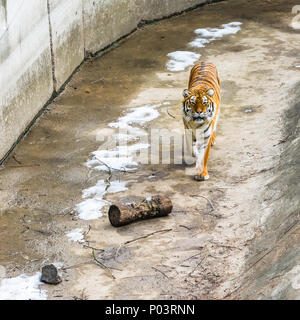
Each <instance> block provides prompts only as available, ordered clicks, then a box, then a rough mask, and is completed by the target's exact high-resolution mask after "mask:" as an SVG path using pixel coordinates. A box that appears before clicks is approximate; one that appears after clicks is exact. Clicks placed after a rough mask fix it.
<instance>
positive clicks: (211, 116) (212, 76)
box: [182, 61, 221, 181]
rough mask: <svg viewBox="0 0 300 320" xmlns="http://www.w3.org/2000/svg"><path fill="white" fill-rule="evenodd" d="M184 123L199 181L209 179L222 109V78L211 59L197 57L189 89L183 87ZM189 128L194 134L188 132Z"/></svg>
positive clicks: (191, 73)
mask: <svg viewBox="0 0 300 320" xmlns="http://www.w3.org/2000/svg"><path fill="white" fill-rule="evenodd" d="M183 97H184V100H183V107H182V113H183V123H184V128H185V133H186V134H185V136H186V145H187V147H188V151H189V153H190V154H191V155H192V156H193V157H196V174H195V175H194V179H195V180H196V181H204V180H208V179H209V175H208V171H207V162H208V156H209V152H210V148H211V146H213V145H214V144H215V143H216V126H217V122H218V118H219V113H220V111H219V110H220V98H221V97H220V79H219V76H218V71H217V68H216V67H215V66H214V65H213V64H212V63H210V62H201V61H198V62H196V63H195V65H194V66H193V68H192V69H191V72H190V78H189V83H188V89H185V90H183ZM187 130H188V131H190V133H191V136H188V134H187Z"/></svg>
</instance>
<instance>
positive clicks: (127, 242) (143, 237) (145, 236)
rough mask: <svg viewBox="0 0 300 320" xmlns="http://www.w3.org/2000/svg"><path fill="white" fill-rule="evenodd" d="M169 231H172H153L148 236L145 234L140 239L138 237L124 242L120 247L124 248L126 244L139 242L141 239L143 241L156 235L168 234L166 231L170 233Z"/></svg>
mask: <svg viewBox="0 0 300 320" xmlns="http://www.w3.org/2000/svg"><path fill="white" fill-rule="evenodd" d="M171 230H172V229H163V230H158V231H154V232H151V233H148V234H146V235H144V236H141V237H138V238H135V239H132V240H128V241H125V242H124V243H123V244H122V245H123V246H124V245H126V244H129V243H131V242H134V241H137V240H141V239H145V238H148V237H150V236H153V235H154V234H156V233H161V232H168V231H171Z"/></svg>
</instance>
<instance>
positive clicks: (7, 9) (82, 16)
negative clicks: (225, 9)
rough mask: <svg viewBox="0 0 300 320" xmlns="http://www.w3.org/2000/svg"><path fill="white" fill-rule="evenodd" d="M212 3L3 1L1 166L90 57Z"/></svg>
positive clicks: (0, 28) (0, 9) (0, 11)
mask: <svg viewBox="0 0 300 320" xmlns="http://www.w3.org/2000/svg"><path fill="white" fill-rule="evenodd" d="M205 2H211V1H209V0H0V163H1V159H2V160H3V159H4V157H5V155H6V154H7V152H8V151H9V150H10V149H11V147H12V146H13V145H14V143H15V142H16V141H17V139H18V138H19V137H20V135H22V133H23V132H24V130H25V129H26V128H27V127H28V125H29V124H30V122H31V121H32V119H34V117H35V116H36V115H37V113H38V112H39V110H41V108H42V107H43V106H44V105H45V103H46V102H47V101H48V100H49V99H50V97H51V96H52V94H53V93H54V92H56V91H58V89H59V88H60V87H61V86H62V85H63V84H64V82H65V81H66V80H67V79H68V78H69V77H70V75H71V74H72V72H73V71H74V69H75V68H76V67H77V66H78V65H79V64H80V63H81V62H82V60H83V59H84V57H85V56H87V55H88V54H89V53H95V52H96V51H99V50H101V49H103V48H105V47H106V46H108V45H109V44H111V43H112V42H114V41H116V40H118V39H119V38H120V37H122V36H124V35H126V34H128V33H130V32H131V31H133V30H134V29H135V28H136V27H137V25H138V23H139V22H140V21H141V20H153V19H160V18H162V17H165V16H168V15H171V14H173V13H176V12H180V11H182V10H185V9H188V8H191V7H193V6H195V5H198V4H202V3H205Z"/></svg>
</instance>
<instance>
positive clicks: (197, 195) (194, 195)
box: [191, 194, 215, 211]
mask: <svg viewBox="0 0 300 320" xmlns="http://www.w3.org/2000/svg"><path fill="white" fill-rule="evenodd" d="M191 197H200V198H204V199H206V200H207V201H208V203H209V204H210V206H211V209H212V211H214V210H215V208H214V206H213V204H212V203H211V201H210V200H209V199H208V198H207V197H205V196H202V195H200V194H192V195H191Z"/></svg>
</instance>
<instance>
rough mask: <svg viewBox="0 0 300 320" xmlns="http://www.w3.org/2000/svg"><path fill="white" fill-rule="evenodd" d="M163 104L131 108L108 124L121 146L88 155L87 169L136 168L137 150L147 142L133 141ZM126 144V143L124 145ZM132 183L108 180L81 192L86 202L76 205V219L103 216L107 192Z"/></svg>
mask: <svg viewBox="0 0 300 320" xmlns="http://www.w3.org/2000/svg"><path fill="white" fill-rule="evenodd" d="M167 104H169V102H164V103H162V104H157V105H152V106H150V105H146V106H142V107H138V108H131V109H129V112H127V113H126V114H125V115H124V116H121V117H119V118H118V120H117V122H111V123H109V124H108V126H109V127H111V128H115V129H116V131H117V132H116V134H115V138H116V141H117V142H119V143H122V145H119V146H115V147H113V148H112V149H111V150H106V149H100V150H96V151H94V152H92V153H91V155H92V159H90V160H88V161H87V162H86V166H87V167H88V168H91V169H92V170H96V171H103V172H107V173H108V174H111V173H112V172H120V171H121V172H122V171H132V170H135V169H136V168H137V166H138V163H137V162H136V160H135V155H136V153H137V152H138V151H141V150H143V149H148V148H149V146H150V145H149V144H148V143H141V142H136V140H137V138H139V137H141V136H143V135H146V134H147V133H146V131H145V130H144V129H143V125H144V124H145V123H147V122H150V121H152V120H154V119H156V118H158V117H159V115H160V113H159V111H158V110H157V108H158V107H160V106H162V105H167ZM127 143H129V144H127ZM130 182H135V181H120V180H117V181H109V182H108V181H107V180H103V179H102V180H99V181H98V182H97V184H96V185H95V186H92V187H90V188H87V189H84V190H83V191H82V198H83V199H85V200H84V201H82V202H81V203H79V204H78V205H77V206H76V209H77V212H78V213H79V215H78V217H79V218H80V219H84V220H92V219H97V218H99V217H101V216H102V208H103V207H105V206H107V205H110V202H108V201H106V200H105V199H104V196H105V195H106V194H108V193H117V192H121V191H125V190H127V189H128V188H127V187H126V185H127V184H128V183H130Z"/></svg>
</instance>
